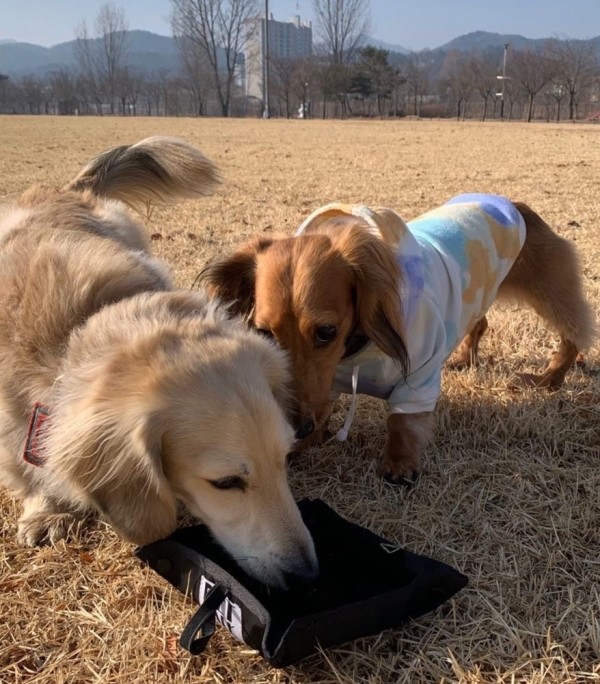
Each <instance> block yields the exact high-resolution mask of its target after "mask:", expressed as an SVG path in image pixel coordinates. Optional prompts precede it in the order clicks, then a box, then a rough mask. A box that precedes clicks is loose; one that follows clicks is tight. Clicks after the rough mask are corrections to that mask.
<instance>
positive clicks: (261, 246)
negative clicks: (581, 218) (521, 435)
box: [201, 203, 594, 481]
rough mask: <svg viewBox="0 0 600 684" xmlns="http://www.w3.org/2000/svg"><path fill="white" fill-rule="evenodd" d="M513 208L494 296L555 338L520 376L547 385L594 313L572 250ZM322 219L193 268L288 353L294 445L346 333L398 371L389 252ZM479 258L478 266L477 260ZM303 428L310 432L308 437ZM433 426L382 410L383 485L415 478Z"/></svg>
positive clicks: (556, 378)
mask: <svg viewBox="0 0 600 684" xmlns="http://www.w3.org/2000/svg"><path fill="white" fill-rule="evenodd" d="M516 207H517V208H518V210H519V211H520V213H521V214H522V216H523V218H524V219H525V223H526V239H525V244H524V246H523V248H522V251H521V253H520V256H519V257H518V259H517V261H516V262H515V264H514V266H513V267H512V269H511V271H510V273H509V275H508V276H507V278H506V279H505V281H504V282H503V283H502V285H501V287H500V290H499V296H501V297H503V298H509V299H512V300H514V299H517V300H520V301H522V302H525V303H527V304H529V305H530V306H532V307H533V308H534V309H535V311H536V312H537V313H538V314H539V315H540V316H541V317H542V318H544V320H545V321H546V322H547V323H548V324H549V325H550V326H551V327H552V328H553V329H554V330H556V331H557V332H558V333H559V334H560V346H559V350H558V352H557V353H555V354H554V356H553V357H552V359H551V360H550V362H549V364H548V367H547V368H546V369H545V370H544V371H543V372H542V373H541V374H540V375H538V376H534V375H528V376H524V377H523V380H524V381H525V382H526V383H528V384H533V385H536V386H540V387H549V388H556V387H559V386H560V384H561V383H562V381H563V379H564V376H565V373H566V372H567V371H568V369H569V368H570V367H571V365H572V364H573V362H574V360H575V358H576V356H577V353H578V350H579V349H582V348H585V347H587V346H588V345H589V344H590V343H591V341H592V338H593V334H594V317H593V314H592V312H591V309H590V307H589V305H588V304H587V302H586V301H585V299H584V296H583V292H582V284H581V272H580V267H579V263H578V259H577V256H576V253H575V250H574V247H573V246H572V245H571V244H570V243H569V242H568V241H567V240H564V239H563V238H560V237H559V236H557V235H556V234H555V233H553V232H552V230H551V229H550V227H549V226H548V225H547V224H546V223H545V222H544V221H543V219H542V218H541V217H540V216H538V215H537V214H536V213H535V212H534V211H533V210H532V209H530V208H529V207H528V206H527V205H525V204H523V203H516ZM378 211H379V212H380V213H381V211H380V210H378ZM321 219H322V217H319V218H318V219H317V220H315V221H314V222H312V223H311V225H310V229H311V230H310V232H307V233H304V234H302V235H300V236H298V237H296V238H281V239H275V240H267V241H265V240H262V241H260V242H251V243H249V244H247V245H245V246H243V247H242V248H241V249H240V250H239V251H238V252H237V253H235V254H233V255H232V256H231V257H228V258H225V259H222V260H220V261H217V262H215V263H213V264H210V265H208V266H207V267H206V268H205V269H204V271H203V272H202V274H201V282H203V283H204V284H205V285H206V286H207V287H208V288H209V290H210V291H212V292H213V293H214V294H217V295H219V296H221V297H223V298H224V299H225V300H228V301H232V302H233V305H234V306H235V307H237V308H238V310H240V311H242V312H244V313H245V314H246V315H248V316H249V317H250V319H251V321H252V323H253V324H254V325H255V326H256V327H257V328H259V329H263V330H264V331H265V332H266V333H267V334H270V335H272V336H273V337H274V338H275V339H276V340H277V341H278V342H279V344H280V345H281V346H283V347H284V348H285V349H287V350H289V352H290V354H291V358H292V365H293V373H294V380H295V390H296V398H297V407H296V426H297V435H298V436H299V437H302V438H304V441H303V442H302V444H307V443H309V442H313V441H315V437H319V436H320V435H321V434H322V432H323V429H324V427H325V426H326V424H327V421H328V418H329V413H330V410H331V402H330V401H329V397H330V391H331V388H332V381H333V377H334V372H335V368H336V366H337V365H338V363H339V362H340V360H341V359H342V357H343V356H344V353H345V350H346V344H347V343H348V340H349V338H351V336H352V335H356V334H364V335H366V336H367V337H368V338H369V339H371V340H372V341H374V342H375V343H376V344H377V345H378V346H379V347H380V348H381V349H383V350H384V351H385V352H386V353H387V354H388V355H389V356H391V357H393V358H395V359H397V360H398V361H399V362H400V363H401V364H402V365H403V367H404V368H405V369H406V367H407V359H406V347H405V345H404V342H403V339H402V336H403V331H402V323H401V320H400V319H399V314H398V312H399V311H400V310H401V309H400V305H399V301H398V297H399V295H398V282H399V280H400V279H401V277H402V274H401V273H399V271H398V266H397V263H396V260H395V259H394V257H393V252H392V250H391V248H390V247H389V246H388V245H387V244H386V242H385V241H384V240H381V239H379V238H377V237H375V236H373V235H372V234H371V233H370V232H369V231H368V230H367V229H366V226H365V225H364V223H363V222H362V220H361V219H357V218H355V217H349V216H346V217H339V216H325V217H324V219H323V220H321ZM382 223H384V224H385V221H384V222H382ZM478 263H479V264H480V265H481V264H485V259H483V260H482V259H478ZM489 304H491V302H490V303H489ZM394 312H395V313H394ZM325 324H329V325H335V326H336V327H337V331H338V334H337V336H336V338H335V339H334V340H333V341H332V342H331V343H330V344H327V345H324V346H319V345H318V344H316V343H315V331H316V330H317V329H318V327H319V326H322V325H325ZM486 328H487V321H486V320H485V318H484V319H482V320H479V321H474V322H473V328H472V330H471V331H470V332H469V333H468V334H467V335H466V336H465V338H464V339H463V341H462V342H461V343H460V345H459V346H458V348H457V352H456V355H455V357H454V359H453V360H454V362H455V364H456V365H459V366H461V365H462V366H464V365H469V364H470V363H472V362H473V361H474V360H475V357H476V354H477V348H478V344H479V340H480V338H481V336H482V335H483V333H484V332H485V329H486ZM311 425H312V427H313V428H314V432H313V434H311V435H308V436H307V434H308V432H309V428H310V427H311ZM432 430H433V420H432V417H431V414H407V415H401V414H392V415H390V416H389V418H388V441H387V445H386V449H385V453H384V455H383V461H382V470H383V473H384V475H385V476H386V477H387V478H389V479H391V480H392V481H398V480H405V479H408V480H412V479H414V477H416V475H417V474H418V472H419V471H420V468H421V456H422V452H423V450H424V448H425V446H426V444H427V442H428V440H429V438H430V436H431V434H432Z"/></svg>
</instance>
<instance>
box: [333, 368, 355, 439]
mask: <svg viewBox="0 0 600 684" xmlns="http://www.w3.org/2000/svg"><path fill="white" fill-rule="evenodd" d="M359 368H360V366H354V368H353V369H352V401H351V402H350V408H349V409H348V415H347V416H346V420H345V421H344V427H343V428H342V429H341V430H338V432H337V434H336V436H335V437H336V439H337V440H338V441H340V442H345V441H346V440H347V439H348V432H349V430H350V426H351V425H352V420H353V418H354V409H355V408H356V389H357V387H358V369H359Z"/></svg>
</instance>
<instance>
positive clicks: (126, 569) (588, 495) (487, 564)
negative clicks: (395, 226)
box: [0, 117, 600, 684]
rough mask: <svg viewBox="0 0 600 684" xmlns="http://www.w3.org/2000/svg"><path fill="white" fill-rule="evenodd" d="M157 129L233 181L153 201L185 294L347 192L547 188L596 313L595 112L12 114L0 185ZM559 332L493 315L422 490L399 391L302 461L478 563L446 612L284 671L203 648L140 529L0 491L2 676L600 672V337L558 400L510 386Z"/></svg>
mask: <svg viewBox="0 0 600 684" xmlns="http://www.w3.org/2000/svg"><path fill="white" fill-rule="evenodd" d="M156 133H166V134H171V135H179V136H181V137H184V138H186V139H187V140H189V141H190V142H193V143H195V144H197V145H198V146H200V147H201V148H202V149H203V151H204V152H205V153H206V154H207V155H208V156H210V157H211V158H212V159H213V160H214V161H215V162H216V163H217V164H218V165H219V167H220V168H221V171H222V174H223V180H224V182H223V185H222V187H221V188H220V189H219V191H218V192H217V194H216V195H214V196H213V197H211V198H207V199H204V200H201V201H197V202H189V203H187V204H184V205H180V206H179V207H176V208H169V209H161V210H155V211H153V212H152V213H151V215H150V216H149V217H147V218H146V223H147V226H148V231H149V232H150V233H151V234H152V235H153V238H154V240H153V246H154V247H155V250H156V252H157V253H158V254H159V255H161V256H162V257H164V258H165V259H166V260H168V261H169V262H170V263H171V265H172V267H173V269H174V271H175V274H176V279H177V282H178V285H180V286H181V287H183V288H189V287H191V286H192V283H193V281H194V277H195V275H196V274H197V272H198V270H199V269H200V267H201V266H202V265H203V264H205V263H206V261H207V260H209V259H210V258H211V257H212V256H214V255H216V254H222V253H223V252H225V251H227V250H229V249H231V248H232V247H233V246H235V245H237V244H238V243H240V242H242V241H243V240H244V239H245V238H247V237H249V236H250V235H252V234H254V233H265V234H271V233H276V232H283V233H287V234H290V233H291V232H292V231H293V230H294V228H295V226H296V225H297V224H298V223H299V222H300V220H301V219H302V218H304V217H305V216H306V215H307V214H308V213H309V212H310V211H312V210H313V209H314V208H316V207H318V206H320V205H322V204H325V203H327V202H329V201H332V200H335V199H338V200H342V201H348V202H363V203H366V204H373V205H374V204H378V205H387V206H391V207H393V208H395V209H397V210H398V211H399V212H400V213H401V214H402V215H403V216H404V217H405V218H406V219H410V218H413V217H414V216H416V215H418V214H419V213H420V212H422V211H425V210H427V209H429V208H432V207H434V206H435V205H437V204H438V203H441V202H443V201H444V200H446V199H447V198H448V197H450V196H451V195H453V194H456V193H459V192H465V191H482V192H496V193H501V194H505V195H508V196H509V197H511V198H513V199H521V200H524V201H526V202H528V203H529V204H530V205H531V206H532V207H533V208H535V209H536V210H537V211H538V212H540V213H541V214H542V215H543V216H544V217H545V218H546V220H547V221H548V222H549V223H550V224H551V225H552V226H553V227H555V229H556V230H557V232H558V233H559V234H561V235H563V236H566V237H568V238H570V239H572V240H574V241H576V244H577V246H578V247H579V251H580V254H581V259H582V263H583V269H584V274H585V285H586V292H587V294H588V296H589V298H590V299H591V301H592V303H593V304H594V307H595V309H596V310H598V309H599V308H600V127H597V126H596V127H594V126H584V125H566V124H565V125H552V124H547V125H538V124H531V125H526V124H520V123H514V124H499V123H485V124H482V123H455V122H447V121H445V122H435V121H394V122H366V121H365V122H362V121H356V122H354V121H346V122H340V121H277V120H274V121H250V120H230V121H227V120H204V119H198V120H189V119H182V120H177V119H159V118H154V119H145V118H139V119H116V118H115V119H112V118H104V119H93V118H90V119H87V118H52V117H38V118H30V117H19V118H16V117H15V118H7V117H4V118H2V117H0V150H1V153H0V202H4V201H7V200H10V199H12V198H14V197H15V196H17V195H18V193H19V192H21V191H22V190H23V189H25V188H26V187H27V186H28V185H29V184H31V183H32V182H36V181H41V182H46V183H51V184H62V183H63V182H66V181H67V180H69V179H70V177H71V176H73V175H74V174H75V172H76V171H77V170H78V168H79V166H80V165H81V164H83V163H84V162H85V161H87V160H88V159H89V158H91V157H92V156H94V155H95V154H97V153H98V152H99V151H101V150H102V149H104V148H106V147H109V146H112V145H116V144H122V143H129V142H133V141H135V140H138V139H140V138H142V137H145V136H147V135H151V134H156ZM554 343H555V339H554V337H553V335H552V334H551V333H550V332H549V331H547V330H546V329H545V328H544V327H543V325H542V324H541V323H540V321H539V320H538V319H537V318H536V317H535V316H534V315H531V314H530V313H529V312H528V311H524V310H523V311H522V310H517V309H512V308H511V309H499V308H496V309H494V310H493V311H492V315H491V316H490V330H489V331H488V334H487V335H486V337H485V338H484V340H483V342H482V349H481V354H482V363H481V364H480V366H479V367H478V368H476V369H472V370H470V371H467V372H462V373H458V372H453V371H446V372H445V375H444V379H443V383H444V395H443V398H442V399H441V401H440V403H439V407H438V431H437V436H436V439H435V441H434V443H433V444H432V445H431V447H430V448H429V450H428V452H427V458H426V463H425V472H424V475H423V477H422V478H421V480H420V482H419V483H418V485H417V486H415V487H414V488H413V489H412V490H405V489H398V488H393V487H390V486H388V485H384V484H382V482H381V481H380V478H379V476H378V475H377V462H378V459H379V454H380V451H381V449H382V448H383V445H384V442H385V432H384V428H385V406H384V405H383V403H381V402H377V401H375V400H370V399H367V398H366V397H361V398H360V401H359V407H358V411H357V417H356V418H355V421H354V424H353V427H352V432H351V437H350V439H349V441H348V442H347V443H345V444H339V443H338V444H328V445H326V446H323V447H315V448H313V449H311V450H310V451H308V452H306V453H305V454H304V455H303V456H302V457H301V458H300V459H298V460H296V461H295V462H294V464H293V466H292V470H291V475H290V477H291V483H292V488H293V490H294V493H295V494H296V495H297V496H298V497H301V496H305V495H310V496H318V497H321V498H323V499H325V500H326V501H327V502H328V503H329V504H330V505H332V506H333V507H335V508H336V509H337V510H338V511H339V512H340V513H341V514H343V515H345V516H346V517H348V518H350V519H351V520H353V521H355V522H358V523H360V524H363V525H366V526H368V527H369V528H370V529H372V530H373V531H374V532H376V533H378V534H382V535H384V536H386V537H388V538H389V539H391V540H395V541H397V542H398V543H400V544H402V545H405V546H406V547H407V548H409V549H411V550H413V551H415V552H418V553H424V554H427V555H430V556H433V557H435V558H437V559H439V560H442V561H445V562H447V563H449V564H451V565H453V566H455V567H456V568H458V569H459V570H461V571H462V572H464V573H465V574H466V575H468V577H469V580H470V583H469V586H468V587H467V588H466V589H464V590H463V591H462V592H461V593H460V594H458V595H457V596H456V597H455V598H454V599H453V600H452V601H449V602H448V603H446V604H445V605H444V606H442V607H441V608H440V609H438V610H437V611H436V612H435V613H433V614H429V615H426V616H424V617H422V618H420V619H418V620H416V621H414V622H412V623H410V624H408V625H406V626H405V627H404V628H403V629H400V630H398V631H393V632H385V633H383V634H381V635H379V636H375V637H371V638H368V639H363V640H358V641H356V642H353V643H351V644H347V645H345V646H343V647H341V648H337V649H332V650H330V651H327V652H325V653H322V654H319V655H316V656H314V657H311V658H310V659H308V660H306V661H304V662H302V663H301V664H299V665H298V666H296V667H291V668H288V669H286V670H275V669H272V668H270V667H269V666H268V665H266V664H265V663H264V661H262V660H261V659H260V658H259V657H257V656H256V655H255V654H254V653H253V652H250V651H249V650H248V649H247V648H245V647H244V646H241V645H239V644H237V643H236V642H235V641H234V640H233V639H232V638H231V637H230V636H229V635H228V634H227V633H226V632H225V631H224V630H223V629H220V630H218V633H217V634H216V635H215V637H214V638H213V640H212V641H211V643H210V645H209V648H208V651H207V652H206V654H205V655H203V656H201V657H198V658H192V657H190V656H189V655H188V654H187V653H186V652H184V651H182V650H181V649H180V648H179V647H178V645H177V638H178V636H179V633H180V631H181V629H182V627H183V625H184V624H185V622H186V621H187V619H188V618H189V617H190V615H191V613H192V610H193V604H192V602H191V601H190V600H188V599H186V598H184V597H183V596H182V595H180V594H179V593H177V592H176V591H175V590H171V588H170V587H169V586H168V585H167V584H166V583H165V582H163V581H162V580H161V579H160V578H159V577H158V576H156V575H154V574H153V573H151V572H150V571H148V570H146V569H144V568H143V567H141V566H140V563H139V562H138V561H137V559H136V558H135V557H134V556H133V554H132V550H133V549H132V547H131V545H129V544H126V543H123V542H121V541H119V540H118V539H117V538H116V536H115V535H114V534H113V533H112V531H111V530H110V529H109V528H107V527H106V526H105V525H103V524H102V523H95V524H93V525H92V527H91V528H90V529H88V530H87V531H85V532H83V533H82V534H81V536H80V537H79V538H78V539H77V540H75V541H71V542H69V543H66V544H65V543H62V542H61V543H59V544H58V545H57V546H56V547H54V548H51V547H45V548H41V549H35V550H32V549H24V548H20V547H19V546H18V545H17V544H16V543H15V533H16V521H17V518H18V515H19V504H18V503H17V502H15V501H14V500H13V499H12V498H11V496H10V494H9V492H8V491H6V490H4V489H0V508H1V513H0V515H1V523H2V540H1V541H0V682H2V683H4V682H6V683H9V682H10V683H13V682H14V683H15V684H17V683H20V682H31V683H33V682H35V683H40V684H41V683H44V684H63V683H67V682H68V683H72V684H83V683H84V682H85V683H87V682H111V683H112V682H115V683H116V682H119V683H122V684H142V683H144V684H148V683H153V682H195V683H198V684H204V683H209V682H211V683H212V682H217V683H238V682H240V683H243V682H257V683H261V684H266V683H275V682H278V683H281V684H283V683H284V682H285V683H290V684H291V683H294V684H304V683H307V682H332V683H333V682H336V683H339V684H351V683H354V682H360V683H363V682H364V683H371V684H375V683H377V682H389V683H390V684H391V683H396V682H410V683H411V684H412V683H416V682H468V683H472V684H475V683H477V684H479V683H483V682H486V683H487V682H505V683H507V684H508V683H509V682H510V683H511V684H512V683H513V682H515V683H521V682H522V683H524V682H527V683H532V684H533V683H535V684H538V683H539V684H541V683H544V684H546V683H550V682H552V683H554V682H573V683H575V682H576V683H578V684H579V683H583V682H600V553H599V550H600V395H599V389H600V384H599V383H600V380H599V374H600V359H599V354H598V348H595V349H592V350H590V351H589V354H587V355H586V363H585V365H583V366H582V367H579V368H577V369H574V370H573V372H572V373H570V374H569V376H568V378H567V382H566V385H565V387H564V389H562V390H561V391H559V392H557V393H554V394H549V393H546V392H538V391H525V392H522V393H515V392H511V391H510V390H509V387H510V384H511V382H510V381H511V377H512V375H513V374H514V373H516V372H519V371H535V370H536V369H540V368H541V367H542V365H543V363H544V360H545V358H546V357H547V355H548V354H549V353H550V351H551V349H552V346H553V344H554ZM345 406H347V403H343V405H342V408H344V407H345ZM344 415H345V412H344V410H341V411H339V412H338V413H337V414H335V415H334V427H335V426H336V424H337V423H336V421H337V422H339V423H341V421H342V419H343V416H344Z"/></svg>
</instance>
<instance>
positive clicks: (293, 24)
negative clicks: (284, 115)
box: [245, 14, 312, 100]
mask: <svg viewBox="0 0 600 684" xmlns="http://www.w3.org/2000/svg"><path fill="white" fill-rule="evenodd" d="M265 23H267V24H268V32H269V33H268V38H269V41H268V42H269V57H270V58H273V57H275V58H277V57H283V58H286V59H298V58H300V57H308V56H310V54H311V53H312V25H311V24H310V22H308V23H307V22H302V21H301V20H300V17H299V16H298V15H296V16H295V17H294V18H293V19H291V20H290V21H275V19H273V14H271V15H270V17H269V20H268V22H265V18H264V17H260V18H259V17H257V18H256V19H252V20H251V22H249V24H250V27H249V29H250V31H251V37H250V40H249V41H248V45H247V47H246V55H245V56H246V79H245V83H246V88H245V91H246V95H247V96H248V97H256V98H258V99H259V100H262V97H263V78H264V54H265V52H264V50H265V44H264V41H265Z"/></svg>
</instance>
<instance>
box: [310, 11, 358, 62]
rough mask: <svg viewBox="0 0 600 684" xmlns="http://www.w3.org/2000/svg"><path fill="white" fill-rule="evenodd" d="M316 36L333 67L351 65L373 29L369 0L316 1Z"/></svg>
mask: <svg viewBox="0 0 600 684" xmlns="http://www.w3.org/2000/svg"><path fill="white" fill-rule="evenodd" d="M313 7H314V13H315V23H316V34H317V36H318V37H319V39H320V40H321V41H322V42H323V47H324V49H325V50H326V52H327V54H328V55H330V57H331V61H332V63H333V64H346V65H347V64H348V63H349V62H350V61H351V60H352V58H353V57H354V55H355V53H356V51H357V49H358V48H359V46H360V44H361V41H362V40H363V38H364V36H365V34H366V33H367V31H368V30H369V27H370V23H371V21H370V4H369V0H313Z"/></svg>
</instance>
